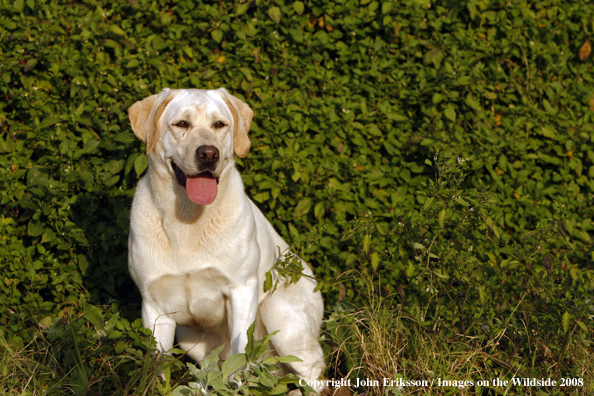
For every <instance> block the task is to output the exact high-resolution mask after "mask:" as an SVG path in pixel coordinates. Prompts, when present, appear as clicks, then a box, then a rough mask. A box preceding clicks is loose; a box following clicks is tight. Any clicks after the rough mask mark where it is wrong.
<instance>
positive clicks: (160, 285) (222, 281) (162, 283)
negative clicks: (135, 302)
mask: <svg viewBox="0 0 594 396" xmlns="http://www.w3.org/2000/svg"><path fill="white" fill-rule="evenodd" d="M229 287H230V282H229V279H228V278H227V277H226V276H224V275H223V273H222V272H220V271H218V270H217V269H215V268H207V269H203V270H197V271H193V272H186V273H184V274H180V275H163V276H161V277H159V278H157V279H155V280H154V281H152V282H151V283H150V284H149V286H148V292H149V294H150V296H151V298H152V299H153V300H154V301H155V303H156V304H157V305H158V306H159V308H160V311H161V312H166V313H167V314H169V315H171V317H172V318H173V319H174V320H175V322H176V323H177V324H178V325H182V326H190V327H197V328H201V329H205V330H215V329H221V328H222V327H225V326H226V325H227V309H226V301H227V299H228V291H229Z"/></svg>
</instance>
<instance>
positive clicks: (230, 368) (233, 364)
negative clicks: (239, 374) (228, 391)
mask: <svg viewBox="0 0 594 396" xmlns="http://www.w3.org/2000/svg"><path fill="white" fill-rule="evenodd" d="M246 363H247V357H246V355H245V353H237V354H235V355H232V356H229V357H228V358H227V360H225V362H224V363H223V367H222V372H223V379H224V380H226V379H227V378H228V377H229V376H230V375H231V374H233V373H234V372H235V371H236V370H239V369H240V368H242V367H243V366H245V365H246Z"/></svg>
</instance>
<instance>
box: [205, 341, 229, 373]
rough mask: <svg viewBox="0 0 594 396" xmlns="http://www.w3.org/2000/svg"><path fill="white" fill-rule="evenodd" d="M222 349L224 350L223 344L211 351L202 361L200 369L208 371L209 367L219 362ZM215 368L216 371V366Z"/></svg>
mask: <svg viewBox="0 0 594 396" xmlns="http://www.w3.org/2000/svg"><path fill="white" fill-rule="evenodd" d="M223 348H225V344H223V345H221V346H220V347H218V348H217V349H215V350H214V351H212V352H211V353H210V355H208V356H207V357H206V359H204V361H203V362H202V367H203V368H204V369H208V368H210V366H212V365H214V364H216V363H217V362H218V361H219V360H221V358H219V354H220V353H221V351H222V350H223ZM216 368H217V371H218V366H216Z"/></svg>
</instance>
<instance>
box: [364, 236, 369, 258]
mask: <svg viewBox="0 0 594 396" xmlns="http://www.w3.org/2000/svg"><path fill="white" fill-rule="evenodd" d="M370 245H371V237H370V236H369V234H365V236H364V237H363V251H364V252H365V253H367V254H369V248H370Z"/></svg>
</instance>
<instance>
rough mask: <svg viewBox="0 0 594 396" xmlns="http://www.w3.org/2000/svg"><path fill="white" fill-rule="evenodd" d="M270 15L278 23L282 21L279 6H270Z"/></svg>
mask: <svg viewBox="0 0 594 396" xmlns="http://www.w3.org/2000/svg"><path fill="white" fill-rule="evenodd" d="M268 16H269V17H270V19H272V20H273V21H274V22H276V23H280V21H281V10H280V8H278V7H276V6H275V7H270V9H269V10H268Z"/></svg>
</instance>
